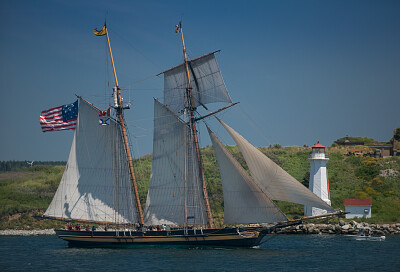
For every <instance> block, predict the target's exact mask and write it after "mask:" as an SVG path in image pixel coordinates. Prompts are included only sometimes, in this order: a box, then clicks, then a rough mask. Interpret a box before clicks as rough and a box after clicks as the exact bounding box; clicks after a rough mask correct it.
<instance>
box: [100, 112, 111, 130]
mask: <svg viewBox="0 0 400 272" xmlns="http://www.w3.org/2000/svg"><path fill="white" fill-rule="evenodd" d="M110 110H111V109H110V108H108V110H105V111H102V110H100V111H99V125H101V126H108V125H110V116H111V111H110Z"/></svg>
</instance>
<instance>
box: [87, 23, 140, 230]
mask: <svg viewBox="0 0 400 272" xmlns="http://www.w3.org/2000/svg"><path fill="white" fill-rule="evenodd" d="M94 34H95V35H97V36H104V35H106V36H107V43H108V49H109V51H110V58H111V63H112V68H113V72H114V79H115V86H114V93H113V95H114V108H115V109H116V111H117V116H118V119H119V122H120V124H121V130H122V137H123V139H124V144H125V150H126V155H127V157H128V163H129V173H130V178H131V182H132V187H133V192H134V194H135V202H136V209H137V214H138V217H139V223H140V224H141V225H142V226H143V225H144V220H143V213H142V206H141V204H140V199H139V192H138V189H137V183H136V178H135V172H134V171H133V163H132V157H131V152H130V150H129V143H128V137H127V134H126V129H125V121H124V115H123V111H124V106H123V104H122V97H121V89H120V88H119V85H118V78H117V73H116V72H115V65H114V59H113V55H112V51H111V44H110V38H109V37H108V31H107V27H106V25H105V24H104V26H103V29H102V30H101V31H97V30H95V31H94Z"/></svg>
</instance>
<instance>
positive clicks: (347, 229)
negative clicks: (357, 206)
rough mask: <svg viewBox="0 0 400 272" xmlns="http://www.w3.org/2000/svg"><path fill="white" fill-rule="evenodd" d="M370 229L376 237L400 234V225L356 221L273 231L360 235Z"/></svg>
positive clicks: (278, 232) (277, 232)
mask: <svg viewBox="0 0 400 272" xmlns="http://www.w3.org/2000/svg"><path fill="white" fill-rule="evenodd" d="M365 228H369V229H370V230H371V231H372V232H373V233H374V234H376V235H392V234H400V223H396V224H368V223H365V222H362V223H357V222H356V221H350V222H345V221H342V220H341V221H340V222H339V224H335V225H329V224H311V223H309V224H301V225H297V226H291V227H286V228H283V229H279V230H276V231H273V232H272V233H275V234H339V235H340V234H344V235H346V234H348V235H354V234H358V233H359V232H360V230H361V229H365Z"/></svg>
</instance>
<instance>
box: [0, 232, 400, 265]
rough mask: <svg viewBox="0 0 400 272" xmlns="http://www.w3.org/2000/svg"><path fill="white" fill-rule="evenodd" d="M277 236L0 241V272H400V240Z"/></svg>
mask: <svg viewBox="0 0 400 272" xmlns="http://www.w3.org/2000/svg"><path fill="white" fill-rule="evenodd" d="M386 238H387V239H386V241H384V242H372V241H355V240H352V239H350V238H349V237H346V236H333V235H332V236H325V235H276V236H270V237H267V238H265V239H267V240H268V241H267V242H266V243H264V244H262V245H261V246H260V247H259V248H249V249H229V248H168V249H166V248H135V249H101V248H94V249H93V248H92V249H85V248H68V247H67V243H66V242H64V241H62V240H60V239H58V238H57V237H56V236H28V237H23V236H2V237H0V271H400V236H388V237H386Z"/></svg>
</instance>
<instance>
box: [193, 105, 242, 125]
mask: <svg viewBox="0 0 400 272" xmlns="http://www.w3.org/2000/svg"><path fill="white" fill-rule="evenodd" d="M239 103H240V102H236V103H233V104H231V105H229V106H226V107H223V108H222V109H219V110H217V111H214V112H211V113H209V114H207V115H204V116H202V117H199V118H196V119H194V121H196V122H197V121H200V120H202V119H204V118H207V117H210V116H212V115H214V114H217V113H218V112H221V111H223V110H226V109H229V108H230V107H233V106H235V105H236V104H239Z"/></svg>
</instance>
